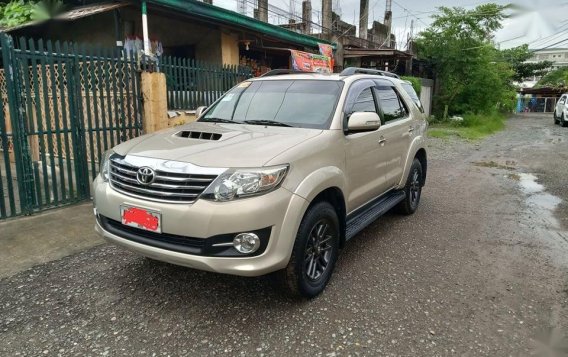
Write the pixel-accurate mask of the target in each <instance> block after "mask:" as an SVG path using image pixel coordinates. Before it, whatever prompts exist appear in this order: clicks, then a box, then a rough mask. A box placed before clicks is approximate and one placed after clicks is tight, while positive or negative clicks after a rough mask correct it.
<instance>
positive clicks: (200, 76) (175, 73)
mask: <svg viewBox="0 0 568 357" xmlns="http://www.w3.org/2000/svg"><path fill="white" fill-rule="evenodd" d="M160 70H161V71H162V72H163V73H164V74H165V75H166V84H167V89H168V109H170V110H174V109H184V110H186V109H190V110H191V109H196V108H197V107H199V106H202V105H204V106H208V105H210V104H212V103H213V102H214V101H216V100H217V99H218V98H219V97H220V96H221V95H222V94H223V93H225V92H226V91H228V90H229V89H231V88H232V87H233V86H235V85H236V84H237V83H239V82H242V81H244V80H245V79H248V78H251V77H252V71H251V70H250V68H248V67H245V66H236V65H222V66H221V65H213V64H210V63H206V62H202V61H197V60H193V59H188V58H178V57H170V56H163V57H162V59H161V64H160Z"/></svg>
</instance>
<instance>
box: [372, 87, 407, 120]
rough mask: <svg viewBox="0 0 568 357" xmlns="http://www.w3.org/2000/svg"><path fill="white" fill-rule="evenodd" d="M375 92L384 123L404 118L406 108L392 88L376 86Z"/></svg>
mask: <svg viewBox="0 0 568 357" xmlns="http://www.w3.org/2000/svg"><path fill="white" fill-rule="evenodd" d="M375 90H376V93H377V99H378V101H379V108H380V109H381V111H382V112H383V117H384V120H385V122H388V121H391V120H396V119H400V118H404V117H406V115H407V110H406V107H405V106H404V104H403V103H402V99H401V98H400V97H399V95H398V93H397V92H396V91H395V90H394V88H393V87H388V86H378V87H375Z"/></svg>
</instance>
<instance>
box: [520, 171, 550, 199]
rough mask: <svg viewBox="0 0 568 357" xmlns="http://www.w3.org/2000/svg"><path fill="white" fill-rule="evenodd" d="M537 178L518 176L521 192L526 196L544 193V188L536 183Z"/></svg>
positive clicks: (526, 175)
mask: <svg viewBox="0 0 568 357" xmlns="http://www.w3.org/2000/svg"><path fill="white" fill-rule="evenodd" d="M536 180H537V177H536V176H535V175H533V174H518V181H519V185H520V186H521V191H523V192H524V193H526V194H531V193H536V192H541V191H544V186H543V185H541V184H540V183H538V182H536Z"/></svg>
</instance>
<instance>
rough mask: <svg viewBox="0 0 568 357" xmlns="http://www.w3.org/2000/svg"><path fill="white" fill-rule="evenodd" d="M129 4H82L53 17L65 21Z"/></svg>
mask: <svg viewBox="0 0 568 357" xmlns="http://www.w3.org/2000/svg"><path fill="white" fill-rule="evenodd" d="M127 5H129V4H128V3H126V2H123V3H116V2H113V3H107V4H95V5H88V6H82V7H77V8H75V9H73V10H71V11H67V12H64V13H62V14H60V15H57V16H56V17H55V19H57V20H66V21H70V20H76V19H80V18H82V17H87V16H91V15H95V14H99V13H101V12H106V11H110V10H114V9H118V8H120V7H124V6H127Z"/></svg>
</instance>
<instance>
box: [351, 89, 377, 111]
mask: <svg viewBox="0 0 568 357" xmlns="http://www.w3.org/2000/svg"><path fill="white" fill-rule="evenodd" d="M352 112H353V113H354V112H375V113H376V112H377V109H376V108H375V101H374V99H373V93H372V91H371V88H367V89H365V90H363V91H362V92H361V94H359V96H358V97H357V100H355V103H354V104H353V110H352Z"/></svg>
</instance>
